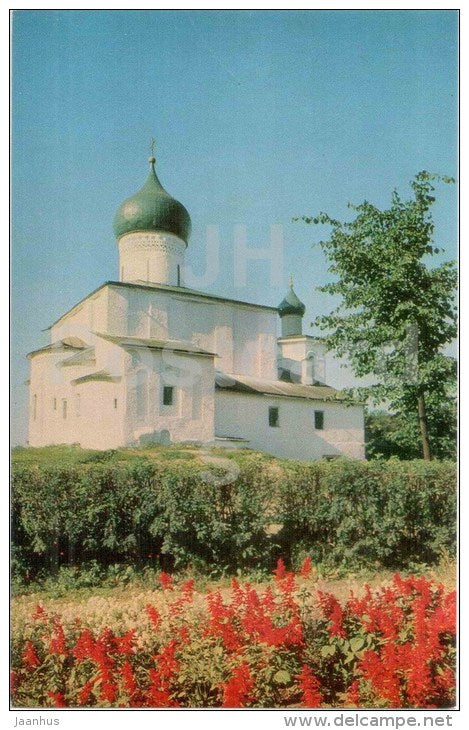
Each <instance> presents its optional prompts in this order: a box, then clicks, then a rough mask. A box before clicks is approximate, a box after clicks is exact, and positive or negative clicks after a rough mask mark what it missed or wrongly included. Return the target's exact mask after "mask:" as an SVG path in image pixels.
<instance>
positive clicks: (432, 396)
mask: <svg viewBox="0 0 469 730" xmlns="http://www.w3.org/2000/svg"><path fill="white" fill-rule="evenodd" d="M434 181H441V182H444V183H450V182H454V180H453V179H452V178H447V177H439V176H437V175H431V174H429V173H428V172H425V171H423V172H420V173H419V174H418V175H416V177H415V178H414V180H413V181H412V183H411V187H412V191H413V197H412V198H411V199H410V200H403V199H402V198H401V197H400V195H399V194H398V193H397V192H396V191H395V192H394V193H393V195H392V200H391V205H390V207H389V208H387V209H386V210H380V209H379V208H377V207H376V206H375V205H372V204H371V203H369V202H368V201H365V202H363V203H362V204H361V205H358V206H354V205H350V206H349V207H350V208H351V209H352V210H353V211H354V212H355V214H356V215H355V218H354V219H353V220H352V221H347V222H341V221H338V220H334V219H333V218H331V217H330V216H329V215H327V214H325V213H320V214H319V215H318V216H316V217H303V220H304V221H305V222H306V223H308V224H311V223H312V224H315V225H321V226H323V225H326V226H329V227H330V228H331V229H332V230H331V233H330V235H329V237H328V238H327V239H325V240H323V241H321V242H320V246H321V247H322V249H323V251H324V253H325V255H326V257H327V259H328V261H329V263H330V267H329V271H330V272H331V274H333V275H334V277H335V280H334V281H332V282H330V283H327V284H325V285H324V286H322V287H319V290H320V291H322V292H326V293H328V294H331V295H333V296H334V297H338V301H339V304H338V306H337V307H336V308H335V309H334V310H333V311H332V312H331V313H330V314H328V315H325V316H321V317H318V318H317V320H316V324H317V325H318V327H319V328H320V329H321V330H324V331H325V333H326V334H325V338H324V339H325V342H326V344H327V346H328V347H329V348H330V349H331V350H333V351H334V352H335V353H336V354H337V355H338V356H339V357H345V358H346V359H347V361H348V362H349V363H350V365H351V367H352V368H353V370H354V372H355V374H356V375H357V376H358V377H361V376H373V378H374V379H375V380H376V382H375V383H374V384H373V385H371V386H366V387H362V388H359V389H356V390H355V395H358V396H359V397H361V398H364V399H368V400H369V402H371V403H373V404H375V405H379V404H383V403H386V404H388V406H389V408H390V410H391V412H393V413H396V414H399V415H400V416H401V425H400V434H401V437H402V438H401V440H402V443H401V444H400V448H407V449H409V448H412V447H414V446H415V443H416V441H417V439H418V438H420V439H421V443H422V446H421V449H422V450H421V452H420V453H422V451H423V455H424V457H425V458H430V456H431V454H432V452H433V453H434V454H436V455H439V454H441V453H444V454H445V455H447V454H448V441H450V440H453V441H454V431H455V408H454V400H455V395H456V394H455V378H456V366H455V361H454V359H453V358H450V357H448V356H446V355H445V354H444V348H445V346H447V345H448V344H449V343H451V342H452V341H453V340H454V338H455V337H456V335H457V325H456V301H455V288H456V284H457V274H456V268H455V264H454V262H450V261H445V262H443V263H441V264H439V265H437V266H430V265H429V264H428V259H429V257H431V256H433V255H435V254H438V253H440V249H439V248H438V247H436V246H435V245H434V244H433V233H434V225H433V221H432V217H431V214H430V208H431V206H432V205H433V203H434V202H435V197H434V195H433V193H434V191H435V188H434V186H433V185H432V182H434ZM442 441H443V443H441V442H442Z"/></svg>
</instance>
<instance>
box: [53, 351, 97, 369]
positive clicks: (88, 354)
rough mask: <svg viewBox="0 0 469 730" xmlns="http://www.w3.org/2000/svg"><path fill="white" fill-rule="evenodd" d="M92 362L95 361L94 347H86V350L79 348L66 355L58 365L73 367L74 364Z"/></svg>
mask: <svg viewBox="0 0 469 730" xmlns="http://www.w3.org/2000/svg"><path fill="white" fill-rule="evenodd" d="M93 362H96V355H95V351H94V347H87V348H86V350H80V351H79V352H76V353H75V354H74V355H71V356H70V357H67V359H66V360H62V362H59V363H58V365H60V366H61V367H74V366H75V365H88V364H89V363H93Z"/></svg>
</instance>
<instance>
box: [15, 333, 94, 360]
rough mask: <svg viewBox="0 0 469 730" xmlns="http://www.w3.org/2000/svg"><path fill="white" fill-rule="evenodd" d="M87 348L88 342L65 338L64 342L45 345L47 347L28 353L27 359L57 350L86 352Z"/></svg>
mask: <svg viewBox="0 0 469 730" xmlns="http://www.w3.org/2000/svg"><path fill="white" fill-rule="evenodd" d="M87 347H88V345H87V344H86V342H83V340H82V339H80V338H79V337H64V339H63V340H58V341H57V342H52V343H51V344H49V345H45V347H40V348H39V349H37V350H33V351H32V352H28V354H27V355H26V357H27V358H28V359H31V358H32V357H34V355H39V354H40V353H41V352H54V351H57V350H84V349H86V348H87Z"/></svg>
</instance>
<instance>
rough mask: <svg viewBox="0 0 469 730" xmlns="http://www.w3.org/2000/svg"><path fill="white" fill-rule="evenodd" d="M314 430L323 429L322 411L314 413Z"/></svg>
mask: <svg viewBox="0 0 469 730" xmlns="http://www.w3.org/2000/svg"><path fill="white" fill-rule="evenodd" d="M314 428H315V429H316V431H322V430H323V429H324V411H314Z"/></svg>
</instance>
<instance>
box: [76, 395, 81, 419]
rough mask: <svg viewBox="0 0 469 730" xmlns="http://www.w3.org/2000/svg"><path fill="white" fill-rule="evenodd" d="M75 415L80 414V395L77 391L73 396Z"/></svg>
mask: <svg viewBox="0 0 469 730" xmlns="http://www.w3.org/2000/svg"><path fill="white" fill-rule="evenodd" d="M75 415H76V416H80V415H81V396H80V394H79V393H77V394H76V396H75Z"/></svg>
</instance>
